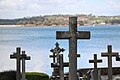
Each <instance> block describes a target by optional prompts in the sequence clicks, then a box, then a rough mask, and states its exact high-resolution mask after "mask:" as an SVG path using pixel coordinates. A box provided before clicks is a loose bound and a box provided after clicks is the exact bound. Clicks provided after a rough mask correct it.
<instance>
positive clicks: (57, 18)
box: [0, 14, 120, 26]
mask: <svg viewBox="0 0 120 80" xmlns="http://www.w3.org/2000/svg"><path fill="white" fill-rule="evenodd" d="M70 16H77V17H78V25H99V24H111V25H114V24H120V16H95V15H92V14H89V15H85V14H76V15H45V16H34V17H24V18H19V19H0V25H24V26H67V25H68V24H69V17H70Z"/></svg>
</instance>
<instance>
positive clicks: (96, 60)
mask: <svg viewBox="0 0 120 80" xmlns="http://www.w3.org/2000/svg"><path fill="white" fill-rule="evenodd" d="M101 62H102V59H99V60H98V59H97V54H94V60H89V63H101Z"/></svg>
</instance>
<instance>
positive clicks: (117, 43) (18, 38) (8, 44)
mask: <svg viewBox="0 0 120 80" xmlns="http://www.w3.org/2000/svg"><path fill="white" fill-rule="evenodd" d="M66 30H69V29H68V27H42V28H41V27H13V28H8V27H6V28H0V71H3V70H15V60H10V58H9V56H10V54H11V53H12V52H15V48H16V47H22V50H25V51H26V52H27V54H28V55H30V56H31V57H32V59H31V60H30V61H27V62H26V67H27V68H26V70H27V71H37V72H45V73H47V74H51V71H52V69H51V68H50V63H51V61H52V59H50V58H49V55H50V54H52V53H50V51H49V50H50V49H51V48H54V47H55V45H54V44H55V43H56V41H57V42H59V44H60V47H61V48H64V49H65V52H64V53H63V54H64V61H66V62H67V61H68V51H69V50H68V47H69V44H68V40H56V31H66ZM78 30H82V31H90V32H91V39H90V40H78V45H77V46H78V53H79V54H81V58H78V68H84V67H85V68H87V67H93V64H89V63H88V60H89V59H93V54H98V58H102V57H101V52H106V51H107V45H113V51H115V52H116V51H117V52H120V26H95V27H79V28H78ZM102 59H103V63H102V64H99V65H98V66H99V67H106V66H107V62H106V60H107V58H102ZM113 66H120V62H116V61H115V58H113ZM65 70H66V71H68V68H66V69H65Z"/></svg>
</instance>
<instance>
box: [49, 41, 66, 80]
mask: <svg viewBox="0 0 120 80" xmlns="http://www.w3.org/2000/svg"><path fill="white" fill-rule="evenodd" d="M55 45H56V47H55V48H54V49H51V50H50V52H52V53H53V55H50V56H49V57H50V58H53V63H51V67H53V73H52V78H54V79H56V78H60V76H59V73H60V70H59V67H60V63H59V62H60V56H59V55H60V53H61V52H64V51H65V50H64V49H63V48H60V47H59V44H58V42H56V44H55ZM61 73H63V72H62V71H61Z"/></svg>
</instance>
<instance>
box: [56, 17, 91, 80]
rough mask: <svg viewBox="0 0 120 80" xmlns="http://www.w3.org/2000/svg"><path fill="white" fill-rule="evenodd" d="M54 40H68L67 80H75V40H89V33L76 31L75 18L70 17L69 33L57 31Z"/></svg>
mask: <svg viewBox="0 0 120 80" xmlns="http://www.w3.org/2000/svg"><path fill="white" fill-rule="evenodd" d="M56 39H69V80H77V39H90V32H89V31H77V17H70V18H69V31H57V32H56Z"/></svg>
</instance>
